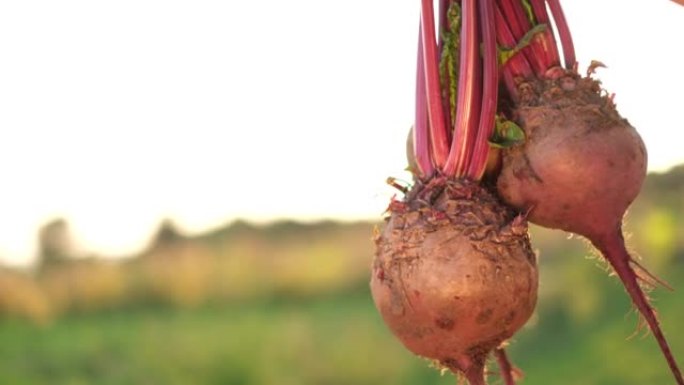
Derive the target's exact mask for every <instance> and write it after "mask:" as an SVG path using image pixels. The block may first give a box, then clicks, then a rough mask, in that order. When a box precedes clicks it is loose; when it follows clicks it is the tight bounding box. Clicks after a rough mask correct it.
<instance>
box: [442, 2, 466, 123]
mask: <svg viewBox="0 0 684 385" xmlns="http://www.w3.org/2000/svg"><path fill="white" fill-rule="evenodd" d="M447 20H448V24H449V26H448V28H447V29H446V30H445V31H442V55H441V57H440V60H439V77H440V79H441V83H442V87H443V89H444V88H446V89H447V90H448V91H449V111H450V112H451V116H454V115H455V114H456V97H457V94H458V70H459V61H460V50H461V49H460V46H461V7H460V5H459V4H458V3H455V2H454V3H452V4H451V6H450V7H449V10H448V11H447Z"/></svg>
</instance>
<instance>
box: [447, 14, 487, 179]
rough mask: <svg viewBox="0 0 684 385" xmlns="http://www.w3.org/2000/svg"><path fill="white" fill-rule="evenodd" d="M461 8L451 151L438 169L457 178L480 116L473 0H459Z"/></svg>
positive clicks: (480, 88) (463, 172)
mask: <svg viewBox="0 0 684 385" xmlns="http://www.w3.org/2000/svg"><path fill="white" fill-rule="evenodd" d="M461 11H462V15H463V22H462V25H461V52H460V55H461V62H460V69H459V74H458V76H459V78H458V95H457V99H456V103H457V105H456V119H455V122H454V135H453V138H452V142H451V150H450V152H449V157H448V158H447V162H446V164H445V165H444V168H443V169H442V170H443V171H444V174H445V175H447V176H458V177H462V176H465V172H466V170H467V167H468V161H469V160H470V156H471V154H472V151H473V145H474V142H475V137H476V136H475V135H476V130H477V125H478V122H479V119H478V118H479V115H480V103H481V96H480V94H481V92H482V83H481V78H480V77H481V68H480V45H479V39H478V31H477V9H476V6H475V0H463V1H462V3H461Z"/></svg>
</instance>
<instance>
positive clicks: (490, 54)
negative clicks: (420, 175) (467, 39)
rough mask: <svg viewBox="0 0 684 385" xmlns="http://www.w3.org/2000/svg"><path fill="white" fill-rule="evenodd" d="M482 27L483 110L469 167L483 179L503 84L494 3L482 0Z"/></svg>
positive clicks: (469, 173)
mask: <svg viewBox="0 0 684 385" xmlns="http://www.w3.org/2000/svg"><path fill="white" fill-rule="evenodd" d="M479 11H480V20H481V28H482V48H483V52H482V59H483V60H482V72H483V75H482V78H483V81H482V102H481V106H482V111H481V112H480V122H479V126H478V129H477V137H476V140H475V147H474V149H473V153H472V159H471V161H470V165H469V167H468V172H467V176H468V177H470V178H472V179H475V180H479V179H480V178H482V176H483V175H484V172H485V169H486V168H487V158H488V154H489V138H490V137H491V136H492V133H493V131H494V119H495V115H496V108H497V96H498V88H499V76H498V75H499V58H498V55H497V47H496V28H495V24H494V3H493V2H491V1H480V2H479Z"/></svg>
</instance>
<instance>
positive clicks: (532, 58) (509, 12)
mask: <svg viewBox="0 0 684 385" xmlns="http://www.w3.org/2000/svg"><path fill="white" fill-rule="evenodd" d="M497 3H498V8H499V10H500V12H501V14H502V15H505V16H503V19H504V20H505V24H506V28H507V30H508V31H510V34H511V36H513V38H512V39H511V41H512V42H513V43H512V45H509V46H508V47H514V46H515V45H516V44H517V43H518V42H519V41H520V39H522V38H523V36H525V34H526V33H527V32H528V31H529V30H530V29H532V23H530V20H529V19H528V18H527V14H526V13H525V10H524V9H523V7H522V3H521V2H520V0H513V1H511V0H499V1H498V2H497ZM500 25H501V23H499V24H498V25H497V27H499V26H500ZM537 39H538V38H535V39H534V40H533V41H532V42H531V43H530V45H528V46H527V47H525V48H523V49H522V52H521V54H519V55H516V56H521V57H524V58H525V60H526V61H527V62H528V63H529V64H530V65H531V67H532V68H533V69H534V72H535V73H537V74H542V73H544V72H545V71H546V68H545V67H544V59H543V57H544V50H543V48H542V46H541V44H540V43H539V42H538V41H537Z"/></svg>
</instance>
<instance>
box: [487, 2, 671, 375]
mask: <svg viewBox="0 0 684 385" xmlns="http://www.w3.org/2000/svg"><path fill="white" fill-rule="evenodd" d="M497 3H498V4H497V16H498V18H497V27H498V28H497V35H498V39H499V42H500V43H501V44H503V45H513V44H514V43H515V41H516V40H517V39H521V38H522V37H523V36H524V33H526V31H527V30H529V29H531V28H532V27H533V26H534V25H535V24H543V23H549V18H548V16H547V14H546V8H545V4H544V2H543V1H540V0H537V1H535V0H531V1H530V2H529V3H530V4H531V7H532V14H529V13H526V12H525V10H524V7H523V4H522V1H521V0H499V1H498V2H497ZM547 3H548V6H549V9H551V11H552V14H553V17H554V19H555V22H556V25H557V28H558V31H559V35H560V41H561V42H562V46H563V52H564V57H565V64H566V66H567V67H568V69H562V68H560V67H559V65H560V59H559V55H558V52H557V48H556V42H555V39H554V37H553V35H552V34H551V32H550V29H548V28H547V29H546V30H545V31H544V32H543V33H541V34H539V35H538V36H537V38H536V39H535V41H533V42H532V43H531V44H530V46H528V47H527V48H525V49H524V50H523V51H522V52H521V53H520V54H519V55H517V56H516V57H514V58H512V59H511V60H510V62H509V63H507V65H506V67H505V68H504V79H505V83H506V86H507V89H508V93H507V96H506V97H505V98H504V99H506V100H507V101H508V102H509V104H508V106H509V107H508V109H509V111H508V113H509V115H510V116H511V118H512V119H513V120H515V121H517V123H519V124H520V126H521V127H522V128H523V130H524V131H525V134H526V140H525V142H524V144H523V145H521V146H518V147H514V148H510V149H507V150H505V151H504V156H503V162H502V169H501V173H500V175H499V178H498V182H497V187H498V191H499V194H500V196H501V197H502V199H503V200H504V201H505V202H506V203H508V204H510V205H512V206H514V207H517V208H518V209H519V210H520V211H522V212H527V213H529V219H530V221H532V222H534V223H537V224H540V225H542V226H545V227H549V228H554V229H562V230H565V231H569V232H573V233H577V234H580V235H583V236H585V237H586V238H588V239H589V240H590V241H591V242H592V243H593V244H594V246H595V247H596V248H597V249H598V250H599V251H600V252H601V253H602V254H603V256H604V257H605V259H606V260H607V261H608V262H609V263H610V264H611V266H612V267H613V269H614V270H615V272H616V273H617V275H618V277H619V278H620V279H621V280H622V282H623V284H624V286H625V288H626V290H627V292H628V293H629V295H630V297H631V298H632V301H633V303H634V304H635V306H636V307H637V309H638V310H639V312H640V313H641V314H642V316H643V317H644V319H645V320H646V322H647V323H648V325H649V327H650V329H651V331H652V332H653V334H654V336H655V338H656V340H657V341H658V344H659V345H660V348H661V350H662V352H663V354H664V356H665V358H666V360H667V362H668V365H669V366H670V369H671V370H672V372H673V374H674V376H675V378H676V380H677V383H678V384H680V385H684V379H683V378H682V374H681V372H680V370H679V368H678V367H677V363H676V362H675V360H674V358H673V355H672V353H671V351H670V348H669V346H668V344H667V341H666V339H665V337H664V335H663V333H662V331H661V329H660V325H659V323H658V320H657V318H656V314H655V312H654V310H653V308H652V307H651V305H650V304H649V301H648V298H647V297H646V295H645V294H644V292H643V290H642V289H641V287H640V283H641V282H647V283H653V281H654V280H655V278H654V277H652V276H651V275H650V274H648V273H647V272H646V271H645V270H644V269H643V268H641V266H639V265H638V264H637V263H636V262H635V261H634V259H633V258H632V257H631V256H630V254H629V253H628V252H627V250H626V248H625V244H624V239H623V236H622V217H623V215H624V213H625V211H626V210H627V208H628V206H629V205H630V203H631V202H632V201H633V200H634V199H635V198H636V196H637V195H638V193H639V190H640V188H641V184H642V182H643V180H644V177H645V175H646V162H647V156H646V149H645V147H644V144H643V142H642V140H641V138H640V136H639V134H638V133H637V132H636V130H635V129H634V128H633V127H632V126H631V125H630V124H629V123H628V122H627V121H626V120H625V119H623V118H622V117H621V116H620V115H619V114H618V112H617V111H616V109H615V105H614V104H613V100H612V96H608V95H607V94H606V92H605V91H604V90H603V89H601V86H600V83H599V82H598V81H596V80H594V79H592V78H591V76H590V74H591V72H593V67H594V66H595V65H598V64H594V65H592V68H590V71H589V73H588V74H587V76H586V77H581V76H580V75H579V74H578V73H577V71H576V65H575V58H574V50H573V45H572V39H571V36H570V33H569V29H568V27H567V23H566V22H565V19H564V17H563V13H562V10H561V9H560V4H559V3H558V1H557V0H548V1H547Z"/></svg>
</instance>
